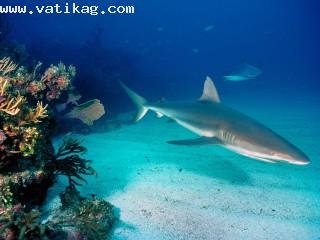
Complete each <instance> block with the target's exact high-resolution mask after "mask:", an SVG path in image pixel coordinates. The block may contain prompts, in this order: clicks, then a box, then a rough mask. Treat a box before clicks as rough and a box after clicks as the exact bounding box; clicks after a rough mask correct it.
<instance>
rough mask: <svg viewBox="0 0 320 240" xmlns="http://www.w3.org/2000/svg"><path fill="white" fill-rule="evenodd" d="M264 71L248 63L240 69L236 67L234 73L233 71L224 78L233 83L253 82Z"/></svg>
mask: <svg viewBox="0 0 320 240" xmlns="http://www.w3.org/2000/svg"><path fill="white" fill-rule="evenodd" d="M261 73H262V71H261V70H260V69H259V68H257V67H255V66H253V65H251V64H248V63H242V64H241V65H239V66H238V67H236V68H235V69H234V70H233V71H231V72H230V73H229V74H227V75H225V76H224V79H225V80H226V81H233V82H239V81H245V80H251V79H255V78H256V77H258V76H259V75H260V74H261Z"/></svg>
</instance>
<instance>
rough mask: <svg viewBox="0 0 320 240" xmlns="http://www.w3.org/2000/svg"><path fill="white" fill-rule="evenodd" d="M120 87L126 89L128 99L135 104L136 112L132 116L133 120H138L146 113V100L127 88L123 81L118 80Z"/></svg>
mask: <svg viewBox="0 0 320 240" xmlns="http://www.w3.org/2000/svg"><path fill="white" fill-rule="evenodd" d="M120 85H121V87H122V88H123V89H124V90H125V91H126V93H127V94H128V96H129V97H130V99H131V100H132V101H133V103H134V104H135V105H136V106H137V108H138V112H137V114H136V116H135V118H134V121H135V122H138V121H139V120H140V119H142V118H143V117H144V115H146V113H147V112H148V107H147V103H148V102H147V100H146V99H144V98H143V97H141V96H140V95H138V94H137V93H135V92H134V91H132V90H131V89H130V88H128V87H127V86H126V85H125V84H124V83H123V82H121V81H120Z"/></svg>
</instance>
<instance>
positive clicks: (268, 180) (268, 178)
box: [48, 115, 320, 240]
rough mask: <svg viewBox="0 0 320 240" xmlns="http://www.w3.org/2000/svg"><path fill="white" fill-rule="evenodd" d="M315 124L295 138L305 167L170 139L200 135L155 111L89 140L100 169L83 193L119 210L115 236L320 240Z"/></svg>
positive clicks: (90, 155)
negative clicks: (175, 143)
mask: <svg viewBox="0 0 320 240" xmlns="http://www.w3.org/2000/svg"><path fill="white" fill-rule="evenodd" d="M291 120H292V119H289V120H288V122H289V123H290V121H291ZM312 124H313V125H312ZM269 125H270V124H269ZM271 126H272V127H275V128H279V129H282V132H281V133H284V134H285V136H286V137H288V136H289V137H290V136H293V135H294V134H297V131H296V129H294V128H291V127H290V124H289V125H288V123H283V125H282V124H273V125H271ZM308 126H309V128H305V129H304V136H306V137H305V138H304V139H300V140H299V139H297V140H296V141H295V143H297V144H301V145H302V146H303V147H304V149H306V151H307V152H308V154H309V156H310V157H311V159H312V160H313V164H311V165H309V166H304V167H301V166H292V165H285V164H283V165H272V164H267V163H262V162H257V161H254V160H250V159H247V158H245V157H241V156H239V155H237V154H235V153H232V152H229V151H227V150H225V149H222V148H220V147H215V146H204V147H183V146H173V145H169V144H166V143H165V142H166V140H174V139H185V138H190V137H191V138H192V137H194V135H193V134H191V133H189V132H188V131H187V130H185V129H182V128H181V127H179V126H178V125H176V124H175V123H168V122H167V120H166V119H156V118H155V117H154V116H152V115H151V116H150V115H148V116H147V117H146V119H143V120H142V121H141V122H140V123H138V124H135V125H130V126H123V127H122V128H121V129H119V130H116V131H113V132H109V133H105V134H92V135H88V136H83V137H82V138H83V140H84V145H85V146H86V147H88V150H89V151H88V154H87V155H86V157H87V158H89V159H92V160H94V161H93V166H94V168H95V169H96V170H97V172H98V178H97V179H95V178H93V177H90V178H88V180H89V184H88V185H86V186H84V188H83V189H82V191H83V193H84V194H90V193H96V194H97V195H98V196H99V197H102V198H105V199H106V200H108V201H110V202H111V203H112V204H114V205H115V206H116V207H117V208H118V209H119V211H120V221H119V223H118V224H117V225H116V226H115V228H114V233H113V239H130V240H131V239H136V240H143V239H148V240H149V239H153V240H158V239H159V240H160V239H161V240H162V239H164V240H165V239H170V240H177V239H194V240H199V239H210V240H211V239H285V240H290V239H295V240H316V239H320V193H319V190H320V182H319V179H320V169H319V163H320V159H319V157H318V153H319V152H317V151H318V150H317V148H318V146H317V148H316V147H314V146H313V145H312V143H313V142H314V141H317V142H320V141H319V140H320V138H319V134H318V135H317V136H314V135H313V134H312V133H313V132H312V131H313V129H315V128H314V127H315V126H316V123H315V121H314V122H308ZM61 188H62V187H61V185H60V186H56V187H55V188H54V189H52V190H51V192H52V193H51V194H55V193H56V192H57V191H59V190H61ZM56 202H57V198H53V199H51V200H50V201H49V203H48V204H49V205H51V204H55V203H56Z"/></svg>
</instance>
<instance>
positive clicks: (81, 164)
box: [53, 136, 96, 187]
mask: <svg viewBox="0 0 320 240" xmlns="http://www.w3.org/2000/svg"><path fill="white" fill-rule="evenodd" d="M85 152H86V148H85V147H83V146H81V144H80V142H79V141H78V140H77V139H75V138H72V137H70V136H67V137H65V138H64V139H63V143H62V144H61V146H60V147H59V149H58V152H57V153H56V154H55V159H54V161H53V164H54V172H55V173H56V174H57V175H64V176H66V177H67V178H68V182H69V186H70V187H74V186H75V185H81V183H80V182H78V181H76V180H75V179H78V180H80V181H83V182H87V181H86V180H85V179H84V178H83V177H82V175H96V172H95V170H94V169H93V168H92V167H91V166H90V163H91V161H90V160H86V159H83V158H81V157H80V156H79V154H83V153H85Z"/></svg>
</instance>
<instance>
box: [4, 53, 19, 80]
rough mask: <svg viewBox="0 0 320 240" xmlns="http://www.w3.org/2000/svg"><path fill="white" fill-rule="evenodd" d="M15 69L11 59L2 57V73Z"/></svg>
mask: <svg viewBox="0 0 320 240" xmlns="http://www.w3.org/2000/svg"><path fill="white" fill-rule="evenodd" d="M16 69H17V65H16V64H15V63H14V62H12V61H11V59H10V58H9V57H4V58H2V59H1V60H0V72H1V73H2V75H4V76H5V75H7V74H9V73H11V72H13V71H14V70H16Z"/></svg>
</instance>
